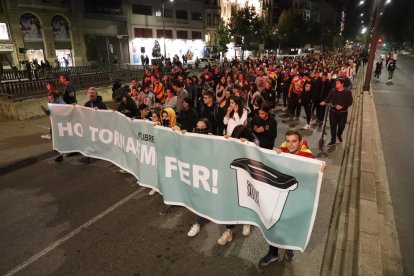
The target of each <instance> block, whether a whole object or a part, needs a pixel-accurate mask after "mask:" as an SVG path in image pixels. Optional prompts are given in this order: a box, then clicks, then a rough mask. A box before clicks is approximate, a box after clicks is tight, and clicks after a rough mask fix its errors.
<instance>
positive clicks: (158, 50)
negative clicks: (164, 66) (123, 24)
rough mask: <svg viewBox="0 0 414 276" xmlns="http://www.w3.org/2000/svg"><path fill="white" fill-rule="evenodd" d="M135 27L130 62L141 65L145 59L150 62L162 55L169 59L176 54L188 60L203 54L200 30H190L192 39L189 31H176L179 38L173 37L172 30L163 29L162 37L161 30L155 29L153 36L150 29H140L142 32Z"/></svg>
mask: <svg viewBox="0 0 414 276" xmlns="http://www.w3.org/2000/svg"><path fill="white" fill-rule="evenodd" d="M137 29H139V28H135V38H134V39H133V40H132V42H131V53H132V56H131V63H132V64H140V65H142V64H145V60H149V63H150V64H151V63H152V62H151V61H152V60H154V59H155V60H156V59H160V58H161V56H164V55H165V56H166V58H170V59H171V60H173V57H174V56H178V57H179V58H180V61H181V62H182V56H183V55H184V56H186V57H187V61H188V62H191V61H194V60H195V59H196V57H199V58H200V57H203V56H204V55H203V53H204V46H205V44H204V42H203V40H202V39H201V32H194V31H193V32H191V33H192V38H193V39H189V38H188V37H187V36H188V33H189V31H184V30H181V31H180V30H178V31H176V33H177V37H179V38H173V35H172V32H173V31H172V30H165V36H166V38H164V35H163V34H164V32H163V30H156V33H157V35H156V38H153V35H152V29H142V30H143V31H142V32H141V31H137ZM147 57H148V58H147Z"/></svg>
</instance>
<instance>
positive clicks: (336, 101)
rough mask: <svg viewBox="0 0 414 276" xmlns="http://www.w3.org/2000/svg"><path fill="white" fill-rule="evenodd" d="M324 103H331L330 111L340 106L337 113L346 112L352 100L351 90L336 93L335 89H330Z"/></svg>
mask: <svg viewBox="0 0 414 276" xmlns="http://www.w3.org/2000/svg"><path fill="white" fill-rule="evenodd" d="M324 102H326V103H331V104H332V108H331V110H333V111H336V109H335V106H336V105H341V106H342V109H341V110H338V111H347V110H348V107H350V106H351V105H352V102H353V98H352V92H351V90H348V89H345V90H343V91H338V90H336V89H334V88H333V89H332V90H331V91H330V92H329V95H328V97H327V98H326V99H325V101H324Z"/></svg>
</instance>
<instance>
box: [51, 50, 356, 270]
mask: <svg viewBox="0 0 414 276" xmlns="http://www.w3.org/2000/svg"><path fill="white" fill-rule="evenodd" d="M362 61H363V58H362V56H361V54H360V52H359V51H348V52H328V53H323V54H313V55H308V56H303V57H300V56H298V57H285V58H282V59H280V58H277V57H276V56H275V55H268V56H263V57H261V58H250V57H249V58H247V59H246V60H245V61H244V62H241V61H240V60H238V59H232V60H227V59H226V58H224V60H223V61H222V62H221V63H220V64H207V66H206V67H205V68H204V69H203V72H202V73H201V74H191V73H190V72H189V71H186V70H184V69H183V68H182V67H180V66H176V67H173V68H172V69H171V74H165V75H161V74H160V73H159V72H158V69H157V67H156V66H154V68H153V69H152V70H151V69H149V68H148V69H146V70H145V74H144V77H143V79H142V80H138V79H133V80H132V81H131V83H130V84H122V83H121V82H119V81H117V82H115V83H114V85H113V87H112V98H113V101H114V102H116V103H117V108H116V111H118V112H120V113H122V114H124V115H125V116H127V117H129V118H131V119H144V120H152V121H153V122H154V124H157V125H160V126H164V127H169V128H173V129H174V130H178V131H182V133H183V134H185V133H186V132H194V133H199V134H204V135H219V136H225V137H234V138H238V139H244V140H249V141H254V142H255V143H256V144H257V145H258V146H259V147H263V148H266V149H275V139H276V136H277V133H278V122H277V121H278V118H277V117H282V118H285V119H286V120H284V121H282V122H283V123H287V124H292V123H294V122H296V125H298V124H299V120H300V116H301V114H302V113H301V112H302V107H303V110H304V113H305V115H306V122H305V123H304V125H303V126H302V127H301V129H303V130H307V129H310V128H311V126H312V127H314V128H320V127H322V124H323V120H324V117H325V112H326V108H329V109H330V116H329V118H330V124H331V142H330V143H329V144H328V145H329V146H332V145H334V144H336V141H337V140H339V142H342V133H343V131H344V128H345V123H346V118H347V109H348V107H349V106H350V105H351V104H352V94H351V92H350V89H351V88H352V85H353V81H354V78H355V76H356V74H357V72H358V70H359V68H360V66H361V63H362ZM60 81H61V83H62V84H63V85H64V91H63V93H59V92H58V91H57V90H56V88H55V86H54V85H53V84H52V83H50V84H49V85H48V91H49V95H50V97H49V102H50V103H61V104H63V103H66V104H76V103H77V100H76V94H75V90H74V88H73V86H72V85H71V84H70V82H69V80H68V79H67V77H65V76H61V77H60ZM88 97H89V101H88V102H86V103H84V105H85V106H87V107H90V108H95V109H106V108H107V107H106V105H105V103H104V102H103V101H102V98H101V97H100V96H99V95H98V91H97V89H96V88H93V87H91V88H89V90H88ZM58 98H62V99H63V100H59V101H57V99H58ZM44 110H45V112H46V113H47V112H48V110H47V109H46V108H44ZM277 115H278V116H277ZM44 138H48V139H50V134H49V136H48V137H44ZM285 138H286V141H285V142H286V143H290V144H289V145H288V146H286V143H285V144H284V145H282V146H281V147H280V149H279V147H278V146H276V148H278V149H279V150H278V152H280V150H282V151H285V152H288V153H292V154H299V155H303V154H304V153H305V152H310V151H309V149H308V146H307V143H306V141H305V140H302V136H301V133H300V131H298V130H290V132H288V133H286V137H285ZM291 140H292V141H294V143H293V142H291ZM292 143H293V144H292ZM292 145H293V146H292ZM302 153H303V154H302ZM308 157H313V155H311V153H310V154H309V156H308ZM62 160H63V155H59V156H58V157H57V158H56V161H57V162H61V161H62ZM84 160H85V159H84ZM89 162H90V159H86V161H85V163H89ZM154 193H155V191H154V190H151V191H150V195H153V194H154ZM167 207H169V206H167ZM164 213H165V212H164ZM205 222H206V220H205V219H203V218H201V217H197V218H196V222H195V223H194V225H193V226H192V227H191V229H190V231H189V232H188V236H196V235H197V234H198V233H199V232H200V230H201V226H202V224H204V223H205ZM233 229H234V225H227V226H226V230H225V231H224V232H223V234H222V235H221V237H219V239H218V243H219V244H220V245H225V244H228V243H230V242H231V241H232V239H233ZM249 233H250V226H249V225H245V226H243V235H249ZM277 252H278V251H277V248H274V247H271V248H270V249H269V252H268V254H267V255H266V256H264V257H263V258H262V259H261V260H260V262H259V264H260V265H267V264H268V263H270V262H272V261H275V260H276V259H277V257H278V256H277ZM285 256H286V259H287V261H292V260H293V259H294V257H295V255H294V252H293V251H287V252H286V254H285Z"/></svg>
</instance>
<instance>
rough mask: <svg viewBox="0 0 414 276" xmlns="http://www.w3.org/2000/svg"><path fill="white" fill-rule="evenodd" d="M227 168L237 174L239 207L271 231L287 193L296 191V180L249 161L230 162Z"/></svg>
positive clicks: (236, 160) (278, 217)
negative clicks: (249, 211)
mask: <svg viewBox="0 0 414 276" xmlns="http://www.w3.org/2000/svg"><path fill="white" fill-rule="evenodd" d="M230 168H232V169H234V170H236V175H237V190H238V196H239V205H240V206H241V207H245V208H249V209H251V210H253V211H254V212H255V213H256V214H257V215H258V216H259V217H260V219H261V221H262V223H263V224H264V226H265V227H266V229H270V228H272V227H273V225H275V224H276V223H277V222H278V221H279V219H280V216H281V215H282V212H283V208H284V206H285V203H286V200H287V198H288V195H289V192H290V191H293V190H295V189H296V188H297V187H298V182H297V180H296V178H295V177H293V176H290V175H287V174H283V173H281V172H279V171H277V170H275V169H273V168H270V167H269V166H266V165H264V164H263V163H261V162H259V161H255V160H252V159H248V158H239V159H235V160H233V162H232V163H231V164H230Z"/></svg>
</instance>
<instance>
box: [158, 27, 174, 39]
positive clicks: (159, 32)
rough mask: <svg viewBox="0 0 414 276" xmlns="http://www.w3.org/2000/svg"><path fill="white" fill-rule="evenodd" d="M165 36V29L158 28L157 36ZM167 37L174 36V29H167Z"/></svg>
mask: <svg viewBox="0 0 414 276" xmlns="http://www.w3.org/2000/svg"><path fill="white" fill-rule="evenodd" d="M163 37H164V30H163V29H157V38H163ZM165 38H173V35H172V30H165Z"/></svg>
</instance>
